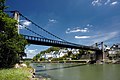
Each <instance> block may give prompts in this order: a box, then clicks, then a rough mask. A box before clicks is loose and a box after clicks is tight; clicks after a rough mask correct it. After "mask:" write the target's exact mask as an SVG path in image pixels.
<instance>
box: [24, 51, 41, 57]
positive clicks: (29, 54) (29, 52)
mask: <svg viewBox="0 0 120 80" xmlns="http://www.w3.org/2000/svg"><path fill="white" fill-rule="evenodd" d="M25 53H27V57H28V58H32V57H33V56H35V55H36V54H38V53H39V50H38V49H34V50H30V49H26V50H25Z"/></svg>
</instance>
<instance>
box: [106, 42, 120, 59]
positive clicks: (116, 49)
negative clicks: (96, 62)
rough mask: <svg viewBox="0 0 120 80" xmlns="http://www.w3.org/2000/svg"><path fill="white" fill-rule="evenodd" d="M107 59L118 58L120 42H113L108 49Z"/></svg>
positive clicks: (119, 55)
mask: <svg viewBox="0 0 120 80" xmlns="http://www.w3.org/2000/svg"><path fill="white" fill-rule="evenodd" d="M108 54H109V56H108V57H109V59H110V60H112V59H119V58H120V44H114V45H113V46H112V47H111V48H110V50H109V51H108Z"/></svg>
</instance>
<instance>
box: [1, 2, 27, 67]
mask: <svg viewBox="0 0 120 80" xmlns="http://www.w3.org/2000/svg"><path fill="white" fill-rule="evenodd" d="M2 1H4V0H2ZM0 4H1V2H0ZM3 7H4V6H3ZM16 24H17V21H16V20H14V19H12V18H10V17H9V15H7V14H6V13H4V12H3V10H0V64H1V66H0V67H12V66H13V65H14V64H15V63H17V62H18V61H19V60H20V59H21V58H22V56H25V53H24V49H25V46H26V44H27V41H26V40H25V39H24V38H23V36H22V35H19V34H18V33H17V27H16V26H15V25H16Z"/></svg>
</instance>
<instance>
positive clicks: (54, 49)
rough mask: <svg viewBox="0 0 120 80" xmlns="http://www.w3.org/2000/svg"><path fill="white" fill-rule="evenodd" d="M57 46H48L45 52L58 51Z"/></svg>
mask: <svg viewBox="0 0 120 80" xmlns="http://www.w3.org/2000/svg"><path fill="white" fill-rule="evenodd" d="M59 50H60V48H59V47H50V48H48V49H47V50H45V53H50V52H51V51H59Z"/></svg>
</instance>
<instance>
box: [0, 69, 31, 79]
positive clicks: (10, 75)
mask: <svg viewBox="0 0 120 80" xmlns="http://www.w3.org/2000/svg"><path fill="white" fill-rule="evenodd" d="M29 77H31V73H30V69H29V68H19V69H15V68H11V69H0V80H30V78H29Z"/></svg>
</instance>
